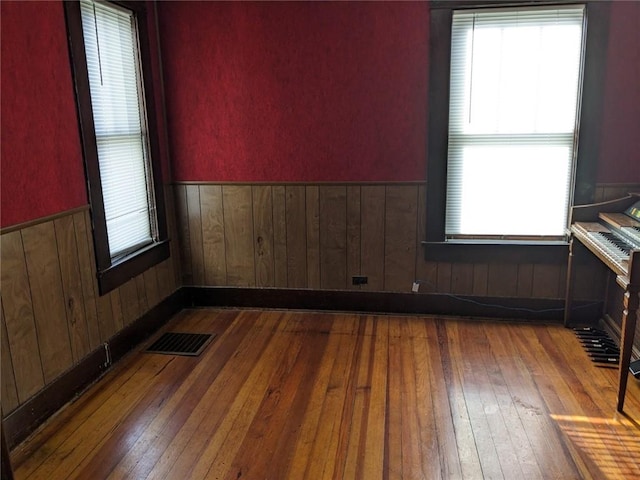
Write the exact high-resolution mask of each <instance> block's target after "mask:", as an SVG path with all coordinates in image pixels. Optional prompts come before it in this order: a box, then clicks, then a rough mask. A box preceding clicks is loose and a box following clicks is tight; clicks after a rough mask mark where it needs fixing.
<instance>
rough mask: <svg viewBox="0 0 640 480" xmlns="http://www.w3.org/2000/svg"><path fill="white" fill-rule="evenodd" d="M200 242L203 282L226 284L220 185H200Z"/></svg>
mask: <svg viewBox="0 0 640 480" xmlns="http://www.w3.org/2000/svg"><path fill="white" fill-rule="evenodd" d="M200 206H201V214H202V235H203V238H202V243H203V246H204V284H205V285H210V286H219V285H227V250H226V245H225V216H224V199H223V197H222V186H221V185H202V186H201V187H200Z"/></svg>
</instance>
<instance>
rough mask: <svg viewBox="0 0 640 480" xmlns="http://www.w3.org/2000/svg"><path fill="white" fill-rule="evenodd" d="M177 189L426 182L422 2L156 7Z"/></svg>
mask: <svg viewBox="0 0 640 480" xmlns="http://www.w3.org/2000/svg"><path fill="white" fill-rule="evenodd" d="M158 10H159V16H160V31H161V46H162V54H163V63H164V72H165V82H166V102H167V110H168V120H167V123H168V126H169V138H170V145H171V153H172V161H173V169H174V178H175V179H176V180H220V181H225V180H230V181H323V180H329V181H349V180H354V181H375V180H386V181H403V180H423V179H424V178H425V156H426V153H425V152H426V139H425V132H426V131H427V130H426V129H427V126H426V119H427V53H428V24H429V8H428V4H426V3H424V2H408V3H393V2H371V3H359V2H329V3H326V2H288V3H273V2H265V3H243V2H238V3H219V2H160V3H159V4H158Z"/></svg>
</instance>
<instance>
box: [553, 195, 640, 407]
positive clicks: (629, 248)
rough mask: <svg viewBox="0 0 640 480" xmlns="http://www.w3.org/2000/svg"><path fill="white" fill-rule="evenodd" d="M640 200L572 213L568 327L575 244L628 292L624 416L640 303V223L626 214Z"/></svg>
mask: <svg viewBox="0 0 640 480" xmlns="http://www.w3.org/2000/svg"><path fill="white" fill-rule="evenodd" d="M639 200H640V194H630V195H629V196H627V197H624V198H621V199H617V200H612V201H609V202H602V203H595V204H591V205H579V206H576V207H573V208H572V211H571V239H570V244H569V245H570V247H569V252H570V253H569V262H568V267H567V287H566V298H565V302H566V303H565V315H564V323H565V326H570V324H571V304H572V299H573V282H574V278H573V277H574V265H575V259H574V256H575V254H576V248H575V245H574V242H575V241H579V242H580V243H581V244H583V245H584V246H585V247H586V248H587V249H588V250H589V251H590V252H591V253H593V254H594V255H595V256H596V257H597V258H598V259H600V260H601V261H602V262H603V263H604V264H605V265H606V266H607V267H608V268H609V270H610V271H611V272H612V273H613V274H615V276H616V283H617V284H618V285H619V286H620V287H621V288H622V289H623V290H624V297H623V311H622V324H621V335H620V367H619V381H618V402H617V407H616V408H617V410H618V411H619V412H622V409H623V406H624V397H625V393H626V389H627V380H628V375H629V364H630V362H631V351H632V348H633V340H634V337H635V330H636V323H637V319H638V315H640V311H639V303H640V296H639V292H640V239H639V237H638V235H639V234H640V222H638V221H636V220H634V219H633V218H631V217H629V216H627V215H625V214H624V213H623V212H624V211H625V210H627V209H629V207H631V206H633V205H634V204H636V202H638V201H639Z"/></svg>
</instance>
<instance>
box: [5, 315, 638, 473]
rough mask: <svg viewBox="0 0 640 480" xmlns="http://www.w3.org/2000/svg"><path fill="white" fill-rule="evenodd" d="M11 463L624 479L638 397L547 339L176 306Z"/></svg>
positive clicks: (560, 332)
mask: <svg viewBox="0 0 640 480" xmlns="http://www.w3.org/2000/svg"><path fill="white" fill-rule="evenodd" d="M165 330H171V331H184V332H210V333H217V338H216V339H215V340H214V342H213V343H211V344H210V345H209V347H208V348H207V350H205V352H204V353H203V354H202V355H201V356H200V357H197V358H190V357H176V356H167V355H157V354H145V353H135V354H132V355H131V356H129V357H128V358H127V359H125V360H124V361H123V362H122V363H121V364H120V365H119V366H117V367H116V368H115V369H114V370H113V371H112V372H110V373H109V374H107V375H106V376H105V377H104V378H103V379H102V380H101V381H100V382H99V383H98V384H96V385H94V386H93V387H92V388H91V389H90V390H89V391H88V392H87V393H86V394H85V395H83V396H82V397H80V399H79V400H77V401H76V402H75V403H73V404H71V405H70V406H68V407H67V408H65V409H64V410H63V411H62V412H60V413H59V414H58V415H57V416H56V417H54V419H52V420H51V421H50V422H49V423H48V424H47V425H46V426H44V427H43V428H42V429H41V430H40V431H39V432H38V433H37V434H36V435H34V436H32V437H31V438H30V439H28V440H27V441H26V442H25V443H23V444H22V445H21V446H19V447H18V448H17V449H16V450H15V451H14V452H13V453H12V457H13V460H14V467H15V468H16V477H17V478H18V479H26V478H29V479H34V478H42V479H48V480H53V479H67V478H87V479H102V478H110V479H118V478H120V479H144V478H150V479H151V478H152V479H156V478H168V479H187V478H189V479H191V478H193V479H200V478H212V479H218V478H220V479H226V478H229V479H313V480H315V479H322V478H344V479H357V478H362V479H366V480H369V479H377V478H385V479H386V478H389V479H413V478H424V479H438V478H446V479H458V478H460V479H480V478H505V479H520V478H524V479H538V478H539V479H571V478H594V479H608V478H611V479H613V478H640V466H639V462H640V460H639V459H640V426H639V423H638V422H639V421H640V388H639V386H638V382H637V381H636V380H634V379H633V378H631V379H630V385H629V390H628V393H627V400H626V405H625V411H626V414H627V415H626V416H624V415H617V414H616V413H615V403H616V402H615V396H616V370H614V369H610V368H596V367H595V366H594V365H593V364H592V363H591V362H590V361H589V360H588V358H587V356H586V354H585V353H584V351H583V350H582V349H581V347H580V346H579V343H578V341H577V339H576V337H575V336H574V334H573V333H572V332H571V331H570V330H567V329H564V328H562V327H560V326H555V325H552V326H540V325H537V326H532V325H527V324H515V323H506V322H505V323H496V322H488V321H471V320H462V319H460V320H456V319H452V318H446V319H445V318H433V317H410V316H401V317H394V316H373V315H353V314H331V313H310V312H290V311H246V310H244V311H241V310H191V311H184V312H182V313H181V314H180V315H178V316H177V317H176V318H175V319H173V320H172V322H171V323H170V324H169V326H168V327H167V329H165Z"/></svg>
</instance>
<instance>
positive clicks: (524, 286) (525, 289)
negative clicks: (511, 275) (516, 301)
mask: <svg viewBox="0 0 640 480" xmlns="http://www.w3.org/2000/svg"><path fill="white" fill-rule="evenodd" d="M532 288H533V264H532V263H521V264H519V265H518V286H517V292H516V293H517V295H518V297H524V298H530V297H531V292H532Z"/></svg>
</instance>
